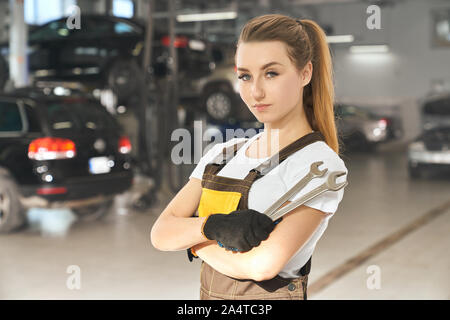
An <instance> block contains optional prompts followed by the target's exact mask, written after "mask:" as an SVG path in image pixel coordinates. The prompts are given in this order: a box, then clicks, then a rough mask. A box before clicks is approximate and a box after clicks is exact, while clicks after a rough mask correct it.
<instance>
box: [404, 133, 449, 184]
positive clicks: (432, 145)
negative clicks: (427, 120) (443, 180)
mask: <svg viewBox="0 0 450 320" xmlns="http://www.w3.org/2000/svg"><path fill="white" fill-rule="evenodd" d="M408 171H409V175H410V177H411V178H420V177H422V176H428V175H439V176H443V175H444V176H447V175H448V174H450V126H444V127H442V126H438V127H434V128H433V129H429V130H425V131H424V132H423V133H422V134H421V135H420V136H418V137H417V138H416V139H415V140H414V141H412V142H411V143H410V144H409V146H408Z"/></svg>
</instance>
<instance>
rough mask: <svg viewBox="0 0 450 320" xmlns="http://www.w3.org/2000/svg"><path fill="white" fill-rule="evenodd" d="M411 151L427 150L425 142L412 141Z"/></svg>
mask: <svg viewBox="0 0 450 320" xmlns="http://www.w3.org/2000/svg"><path fill="white" fill-rule="evenodd" d="M408 148H409V151H425V150H426V148H425V144H424V143H423V141H416V142H413V143H411V144H410V145H409V146H408Z"/></svg>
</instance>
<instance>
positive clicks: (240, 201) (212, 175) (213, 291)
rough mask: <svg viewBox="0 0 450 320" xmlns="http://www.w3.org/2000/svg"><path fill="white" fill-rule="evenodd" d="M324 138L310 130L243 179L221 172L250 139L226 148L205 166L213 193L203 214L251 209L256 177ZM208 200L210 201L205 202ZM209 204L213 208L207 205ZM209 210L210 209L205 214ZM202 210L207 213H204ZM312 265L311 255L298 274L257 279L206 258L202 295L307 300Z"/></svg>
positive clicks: (205, 176) (205, 188) (204, 180)
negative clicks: (223, 269)
mask: <svg viewBox="0 0 450 320" xmlns="http://www.w3.org/2000/svg"><path fill="white" fill-rule="evenodd" d="M323 140H324V139H323V136H322V135H321V133H320V132H312V133H309V134H307V135H305V136H303V137H301V138H299V139H298V140H296V141H294V142H293V143H291V144H290V145H288V146H286V147H285V148H283V149H282V150H281V151H280V152H279V153H278V154H277V155H275V156H274V157H271V159H273V158H275V157H276V159H277V160H278V161H277V163H275V164H274V165H271V167H270V168H268V169H267V168H266V169H267V170H258V168H261V167H262V166H259V167H258V168H256V169H252V170H250V172H249V173H248V174H247V176H246V177H245V178H244V179H243V180H242V179H234V178H228V177H222V176H218V175H217V173H218V172H219V171H220V170H221V169H222V168H223V167H224V166H225V164H226V163H227V161H228V160H229V159H231V158H232V157H234V156H235V155H236V153H237V150H238V149H239V148H240V147H242V145H243V144H244V143H245V142H246V141H241V142H239V143H237V144H235V145H234V146H231V147H229V148H224V149H223V153H222V155H219V156H220V157H221V158H222V159H223V158H224V159H223V160H221V161H218V160H217V159H218V158H216V159H215V160H214V161H212V162H211V163H209V164H207V165H206V167H205V171H204V173H203V177H202V188H203V192H202V198H204V195H205V191H208V192H209V193H210V194H209V198H208V199H207V201H205V199H202V200H200V203H201V206H203V208H200V206H199V213H200V216H205V215H208V214H212V213H230V212H232V211H234V210H244V209H248V194H249V190H250V188H251V186H252V184H253V182H254V181H256V180H257V179H259V178H261V177H263V176H264V175H265V174H267V172H268V171H270V170H271V169H273V167H274V166H276V165H278V164H280V163H281V162H282V161H284V160H285V159H286V158H287V157H289V156H290V155H291V154H293V153H295V152H296V151H298V150H300V149H302V148H303V147H305V146H307V145H308V144H311V143H313V142H316V141H323ZM230 154H231V157H230ZM261 171H263V172H261ZM221 192H222V193H221ZM211 194H212V195H211ZM236 194H238V196H239V197H238V198H236V197H235V196H234V195H236ZM216 195H217V196H218V197H221V199H220V202H221V203H222V204H221V205H220V206H219V207H217V204H216V202H217V201H214V197H215V196H216ZM228 195H231V196H228ZM205 197H206V196H205ZM205 203H207V204H206V205H205ZM205 206H206V207H208V208H209V209H208V208H205ZM225 208H226V209H225ZM205 210H209V211H207V213H206V214H205ZM214 210H218V211H214ZM202 212H203V215H202V214H201V213H202ZM310 268H311V258H310V259H309V260H308V262H307V263H306V264H305V265H304V266H303V267H302V268H301V270H300V272H299V277H298V278H294V279H285V278H282V277H280V276H278V275H277V276H276V277H275V278H273V279H270V280H265V281H254V280H240V279H234V278H231V277H228V276H226V275H224V274H222V273H220V272H218V271H216V270H215V269H213V268H212V267H210V266H209V265H208V264H207V263H205V262H202V265H201V269H200V280H201V287H200V299H201V300H217V299H226V300H241V299H244V300H266V299H276V300H303V299H304V300H306V299H307V293H306V291H307V288H306V287H307V283H308V274H309V271H310Z"/></svg>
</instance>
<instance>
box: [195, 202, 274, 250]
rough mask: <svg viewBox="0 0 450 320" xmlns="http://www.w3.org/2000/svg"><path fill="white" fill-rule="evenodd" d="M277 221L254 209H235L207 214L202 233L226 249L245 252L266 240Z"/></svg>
mask: <svg viewBox="0 0 450 320" xmlns="http://www.w3.org/2000/svg"><path fill="white" fill-rule="evenodd" d="M278 222H279V221H278V220H277V223H278ZM277 223H275V222H274V221H272V219H270V218H269V217H268V216H266V215H265V214H262V213H260V212H258V211H256V210H252V209H248V210H236V211H233V212H231V213H229V214H220V213H218V214H212V215H210V216H208V218H206V220H205V223H204V224H203V228H202V233H203V234H204V236H205V237H206V238H208V239H209V240H216V241H217V242H218V243H219V245H221V246H223V247H225V248H226V249H229V250H233V251H240V252H245V251H249V250H250V249H252V248H254V247H257V246H259V244H260V243H261V241H263V240H266V239H267V238H268V237H269V234H270V233H271V232H272V230H273V229H274V228H275V225H276V224H277Z"/></svg>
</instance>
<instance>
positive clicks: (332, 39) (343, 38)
mask: <svg viewBox="0 0 450 320" xmlns="http://www.w3.org/2000/svg"><path fill="white" fill-rule="evenodd" d="M354 40H355V37H353V36H352V35H351V34H345V35H340V36H327V42H328V43H348V42H353V41H354Z"/></svg>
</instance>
